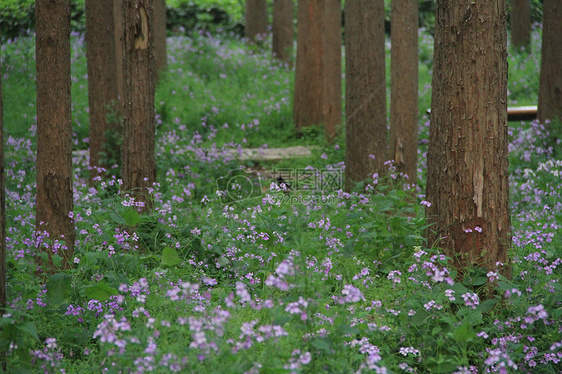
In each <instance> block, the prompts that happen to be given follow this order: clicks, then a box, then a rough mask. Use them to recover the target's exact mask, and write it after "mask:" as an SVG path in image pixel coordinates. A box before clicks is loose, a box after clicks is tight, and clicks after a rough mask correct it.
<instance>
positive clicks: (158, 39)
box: [154, 0, 168, 74]
mask: <svg viewBox="0 0 562 374" xmlns="http://www.w3.org/2000/svg"><path fill="white" fill-rule="evenodd" d="M167 35H168V31H167V28H166V0H154V59H155V60H156V73H157V74H159V73H160V72H161V71H163V70H164V69H165V68H166V66H167V64H168V62H167V59H168V57H167V56H168V55H167V51H166V50H167V44H166V38H167Z"/></svg>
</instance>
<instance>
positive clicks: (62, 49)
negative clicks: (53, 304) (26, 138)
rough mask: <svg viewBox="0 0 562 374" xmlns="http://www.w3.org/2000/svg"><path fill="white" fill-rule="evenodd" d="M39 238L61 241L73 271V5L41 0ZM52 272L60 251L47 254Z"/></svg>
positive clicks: (38, 47)
mask: <svg viewBox="0 0 562 374" xmlns="http://www.w3.org/2000/svg"><path fill="white" fill-rule="evenodd" d="M35 22H36V29H35V30H36V35H37V42H36V61H37V62H36V64H37V214H36V225H37V228H36V230H37V233H38V234H39V235H40V234H42V233H43V232H45V231H46V232H47V233H48V234H49V238H50V240H59V239H62V240H64V242H65V243H66V246H65V248H61V249H62V250H58V254H59V255H60V256H61V257H62V258H63V261H62V266H63V267H64V268H68V267H70V266H71V261H72V255H73V252H74V239H75V237H76V231H75V228H74V223H73V221H72V219H71V218H70V216H69V214H70V213H71V212H72V209H73V200H72V198H73V196H72V121H71V101H70V0H36V2H35ZM45 250H47V251H48V254H49V263H48V265H47V266H49V267H50V266H51V265H52V263H51V260H52V257H51V256H52V254H53V252H54V251H55V248H54V247H53V248H48V249H45Z"/></svg>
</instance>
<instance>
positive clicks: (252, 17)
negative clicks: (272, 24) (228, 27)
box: [246, 0, 267, 43]
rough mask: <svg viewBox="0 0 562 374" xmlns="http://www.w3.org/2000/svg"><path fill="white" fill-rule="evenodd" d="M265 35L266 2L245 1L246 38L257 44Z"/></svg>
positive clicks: (261, 0) (258, 0) (257, 0)
mask: <svg viewBox="0 0 562 374" xmlns="http://www.w3.org/2000/svg"><path fill="white" fill-rule="evenodd" d="M266 35H267V0H246V38H248V39H249V40H250V43H259V42H260V41H261V40H263V39H265V36H266Z"/></svg>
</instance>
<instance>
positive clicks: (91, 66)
mask: <svg viewBox="0 0 562 374" xmlns="http://www.w3.org/2000/svg"><path fill="white" fill-rule="evenodd" d="M115 51H116V47H115V20H114V19H113V1H112V0H86V58H87V62H88V99H89V104H90V166H91V167H92V169H91V172H90V177H91V178H94V177H96V176H97V175H99V173H98V172H97V171H96V169H95V168H98V167H103V168H106V169H107V167H108V166H111V164H114V163H119V155H120V152H119V146H118V144H116V142H114V141H110V140H111V139H115V137H114V136H111V137H109V138H107V137H106V133H107V131H108V130H110V131H111V132H112V133H114V134H115V135H117V134H120V133H121V129H120V125H121V124H120V122H119V121H118V119H119V118H120V113H119V111H118V110H119V105H118V102H119V100H118V95H119V93H118V90H117V61H116V58H115Z"/></svg>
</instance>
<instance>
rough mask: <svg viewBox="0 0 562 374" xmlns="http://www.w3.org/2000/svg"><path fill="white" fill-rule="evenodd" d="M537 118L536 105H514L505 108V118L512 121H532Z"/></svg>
mask: <svg viewBox="0 0 562 374" xmlns="http://www.w3.org/2000/svg"><path fill="white" fill-rule="evenodd" d="M535 119H537V106H536V105H532V106H515V107H511V108H507V120H508V121H509V122H514V121H532V120H535Z"/></svg>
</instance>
